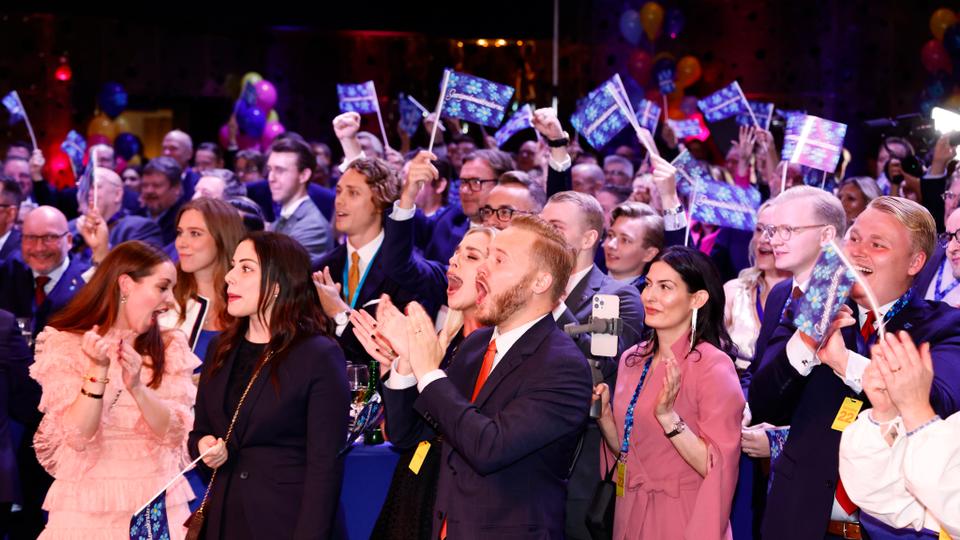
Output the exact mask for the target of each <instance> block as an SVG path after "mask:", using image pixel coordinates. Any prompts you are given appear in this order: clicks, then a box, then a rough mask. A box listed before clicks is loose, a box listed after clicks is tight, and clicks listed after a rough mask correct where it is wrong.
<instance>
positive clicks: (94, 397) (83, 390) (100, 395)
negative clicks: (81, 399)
mask: <svg viewBox="0 0 960 540" xmlns="http://www.w3.org/2000/svg"><path fill="white" fill-rule="evenodd" d="M80 393H81V394H83V395H85V396H87V397H88V398H93V399H103V394H94V393H93V392H87V391H86V390H85V389H83V388H81V389H80Z"/></svg>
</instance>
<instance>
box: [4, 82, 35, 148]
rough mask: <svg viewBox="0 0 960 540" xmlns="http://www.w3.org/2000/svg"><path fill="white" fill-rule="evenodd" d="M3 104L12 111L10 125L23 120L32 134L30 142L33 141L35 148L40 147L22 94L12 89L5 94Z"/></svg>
mask: <svg viewBox="0 0 960 540" xmlns="http://www.w3.org/2000/svg"><path fill="white" fill-rule="evenodd" d="M3 106H4V107H6V108H7V111H8V112H9V113H10V125H11V126H12V125H13V124H16V123H17V122H19V121H21V120H23V122H24V123H25V124H26V125H27V132H28V133H29V134H30V142H32V143H33V149H34V150H36V149H37V148H39V146H37V136H36V135H34V134H33V126H32V125H30V118H29V117H27V110H26V109H24V107H23V101H22V100H21V99H20V94H18V93H17V91H16V90H12V91H11V92H10V93H9V94H7V95H5V96H3Z"/></svg>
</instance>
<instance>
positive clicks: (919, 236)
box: [867, 195, 937, 261]
mask: <svg viewBox="0 0 960 540" xmlns="http://www.w3.org/2000/svg"><path fill="white" fill-rule="evenodd" d="M867 208H873V209H875V210H879V211H880V212H883V213H885V214H890V215H891V216H893V217H895V218H896V219H897V221H899V222H900V224H901V225H903V226H904V227H905V228H906V229H907V232H909V233H910V247H911V248H913V251H914V252H918V251H922V252H923V253H924V254H926V256H927V260H928V261H929V260H930V257H931V256H933V252H934V250H935V249H936V247H937V224H936V222H935V221H934V220H933V216H932V215H930V211H929V210H927V209H926V208H924V207H923V206H921V205H920V204H919V203H916V202H914V201H911V200H910V199H905V198H903V197H890V196H888V195H884V196H882V197H877V198H876V199H874V200H872V201H870V204H868V205H867Z"/></svg>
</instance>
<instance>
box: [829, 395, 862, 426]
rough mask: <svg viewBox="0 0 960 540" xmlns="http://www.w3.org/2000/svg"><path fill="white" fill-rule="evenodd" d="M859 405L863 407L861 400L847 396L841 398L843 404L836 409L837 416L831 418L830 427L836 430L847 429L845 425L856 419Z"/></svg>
mask: <svg viewBox="0 0 960 540" xmlns="http://www.w3.org/2000/svg"><path fill="white" fill-rule="evenodd" d="M861 407H863V401H860V400H859V399H853V398H849V397H848V398H843V405H840V410H839V411H837V417H836V418H834V419H833V425H832V426H830V428H831V429H835V430H837V431H843V430H845V429H847V426H849V425H850V424H852V423H853V421H854V420H856V419H857V415H858V414H860V408H861Z"/></svg>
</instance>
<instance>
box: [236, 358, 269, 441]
mask: <svg viewBox="0 0 960 540" xmlns="http://www.w3.org/2000/svg"><path fill="white" fill-rule="evenodd" d="M272 367H273V359H271V361H270V362H268V363H267V364H266V365H264V366H263V369H261V370H260V374H259V375H257V380H255V381H253V386H251V387H250V392H248V393H247V398H246V399H245V400H243V404H242V405H241V406H240V414H239V415H237V423H236V425H235V426H234V427H233V437H234V440H235V441H237V444H240V441H241V440H243V436H244V434H246V431H247V428H248V427H249V424H250V420H251V416H252V415H253V410H254V409H255V408H256V406H257V400H259V399H260V394H262V393H263V389H264V387H266V386H267V385H270V384H271V383H270V371H271V369H272ZM231 414H233V413H232V412H231ZM228 421H229V419H228Z"/></svg>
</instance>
